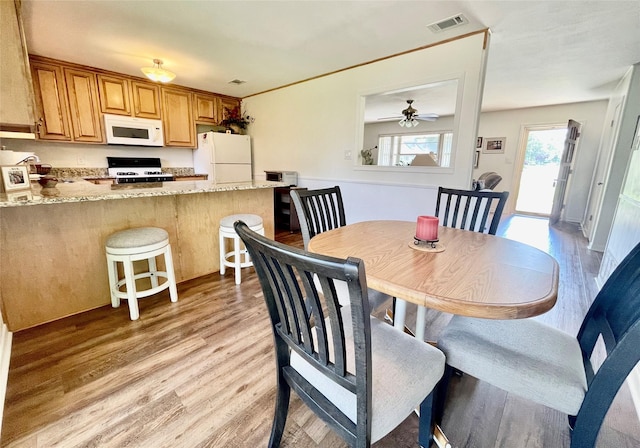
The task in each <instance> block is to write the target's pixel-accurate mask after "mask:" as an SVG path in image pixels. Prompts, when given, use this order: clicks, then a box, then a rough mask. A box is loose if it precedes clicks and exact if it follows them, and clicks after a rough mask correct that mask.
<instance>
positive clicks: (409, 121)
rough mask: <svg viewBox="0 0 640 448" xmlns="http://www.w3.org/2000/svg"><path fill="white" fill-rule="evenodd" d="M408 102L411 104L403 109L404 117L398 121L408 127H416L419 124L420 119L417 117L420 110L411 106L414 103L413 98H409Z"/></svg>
mask: <svg viewBox="0 0 640 448" xmlns="http://www.w3.org/2000/svg"><path fill="white" fill-rule="evenodd" d="M407 103H408V104H409V107H407V108H406V109H405V110H403V111H402V115H404V117H403V118H402V120H400V121H399V122H398V124H399V125H400V126H402V127H406V128H410V127H416V126H418V124H419V123H418V120H416V118H415V116H416V115H417V113H418V110H417V109H414V108H413V107H412V106H411V104H413V100H407Z"/></svg>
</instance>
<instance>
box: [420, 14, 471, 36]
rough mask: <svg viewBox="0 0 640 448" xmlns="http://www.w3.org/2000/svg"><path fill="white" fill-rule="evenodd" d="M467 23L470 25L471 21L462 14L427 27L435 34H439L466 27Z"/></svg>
mask: <svg viewBox="0 0 640 448" xmlns="http://www.w3.org/2000/svg"><path fill="white" fill-rule="evenodd" d="M467 23H469V19H467V18H466V17H465V16H463V15H462V14H458V15H455V16H453V17H449V18H448V19H444V20H441V21H440V22H436V23H432V24H431V25H427V26H428V27H429V29H430V30H431V31H433V32H434V33H439V32H441V31H444V30H448V29H450V28H454V27H457V26H462V25H466V24H467Z"/></svg>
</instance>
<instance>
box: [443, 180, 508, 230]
mask: <svg viewBox="0 0 640 448" xmlns="http://www.w3.org/2000/svg"><path fill="white" fill-rule="evenodd" d="M508 197H509V192H508V191H502V192H496V191H477V190H455V189H453V188H444V187H439V188H438V198H437V201H436V216H437V217H439V218H440V222H441V224H442V225H443V226H445V227H453V228H457V229H464V230H472V231H474V232H482V233H489V234H491V235H495V234H496V231H497V230H498V224H500V218H501V217H502V211H503V210H504V206H505V204H506V203H507V198H508ZM494 204H495V209H493V207H494ZM492 211H493V217H492V218H491V219H489V215H490V214H491V212H492Z"/></svg>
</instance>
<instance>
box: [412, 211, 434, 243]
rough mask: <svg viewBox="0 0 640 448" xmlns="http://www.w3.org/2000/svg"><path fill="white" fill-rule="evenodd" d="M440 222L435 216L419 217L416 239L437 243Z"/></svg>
mask: <svg viewBox="0 0 640 448" xmlns="http://www.w3.org/2000/svg"><path fill="white" fill-rule="evenodd" d="M438 224H439V220H438V218H436V217H435V216H418V225H417V227H416V238H418V239H419V240H422V241H435V240H437V239H438Z"/></svg>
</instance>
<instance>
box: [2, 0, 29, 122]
mask: <svg viewBox="0 0 640 448" xmlns="http://www.w3.org/2000/svg"><path fill="white" fill-rule="evenodd" d="M23 28H24V27H23V21H22V15H21V14H20V4H19V3H14V2H8V1H3V2H0V60H1V61H2V69H0V130H6V131H16V132H34V123H35V116H34V115H35V112H34V98H33V83H32V82H31V76H29V75H30V73H29V60H28V59H27V46H26V42H25V39H24V30H23Z"/></svg>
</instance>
